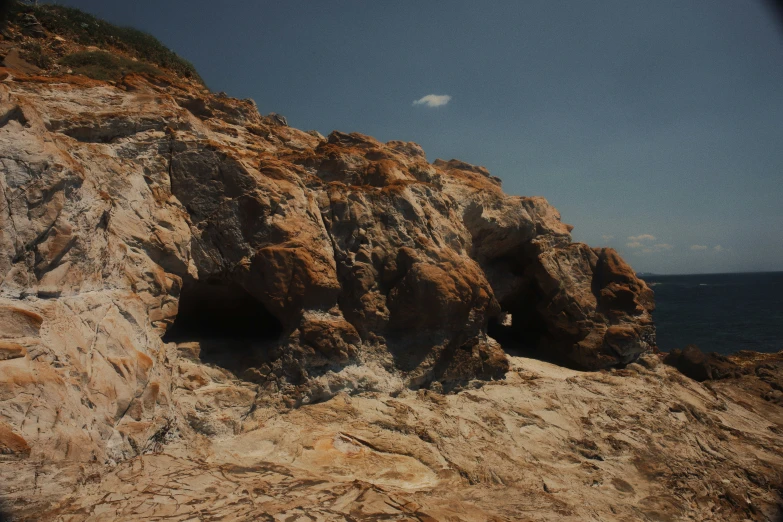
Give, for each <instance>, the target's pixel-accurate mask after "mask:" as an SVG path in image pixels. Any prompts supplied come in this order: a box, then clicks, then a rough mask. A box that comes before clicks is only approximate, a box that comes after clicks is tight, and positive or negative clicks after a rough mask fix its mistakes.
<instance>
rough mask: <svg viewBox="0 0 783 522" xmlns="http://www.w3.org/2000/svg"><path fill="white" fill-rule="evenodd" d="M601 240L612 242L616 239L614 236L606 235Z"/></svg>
mask: <svg viewBox="0 0 783 522" xmlns="http://www.w3.org/2000/svg"><path fill="white" fill-rule="evenodd" d="M601 238H602V239H603V240H604V241H611V240H612V239H614V236H610V235H608V234H604V235H603V236H601Z"/></svg>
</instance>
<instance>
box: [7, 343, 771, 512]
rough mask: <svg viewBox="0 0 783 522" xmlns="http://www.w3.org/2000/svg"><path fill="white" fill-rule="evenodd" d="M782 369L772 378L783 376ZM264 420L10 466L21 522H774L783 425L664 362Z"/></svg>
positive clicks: (521, 362) (11, 496) (374, 398)
mask: <svg viewBox="0 0 783 522" xmlns="http://www.w3.org/2000/svg"><path fill="white" fill-rule="evenodd" d="M776 367H777V366H776ZM473 385H474V387H473V388H472V389H468V390H464V391H461V392H459V393H456V394H450V395H441V394H438V393H435V392H433V391H430V390H419V391H417V392H413V391H405V392H402V393H400V394H399V395H397V396H396V397H391V396H389V395H384V394H363V395H358V396H353V397H351V396H348V395H347V394H342V395H340V396H337V397H335V398H333V399H331V400H329V401H326V402H324V403H319V404H313V405H308V406H303V407H301V408H298V409H295V410H291V411H287V412H284V413H282V414H281V412H279V411H277V410H272V409H257V410H255V411H253V412H252V413H251V414H250V415H248V416H247V417H246V419H245V420H244V421H243V426H242V433H241V434H239V435H228V436H220V437H212V438H209V437H204V436H197V437H195V438H181V437H180V436H179V435H178V434H177V429H176V427H175V426H174V427H172V428H171V431H170V432H169V433H168V434H166V435H164V436H163V437H162V438H161V440H160V442H158V443H157V444H155V445H154V446H151V447H149V448H148V449H147V450H145V452H144V454H143V455H141V456H138V457H135V458H132V459H129V460H126V461H123V462H120V463H117V464H116V465H114V466H103V465H90V464H84V463H78V464H77V463H73V464H67V463H45V462H42V463H36V462H35V461H34V460H33V461H31V460H29V459H22V460H20V459H13V458H10V457H9V458H7V459H6V460H4V461H3V462H2V464H0V475H1V476H2V480H0V484H2V486H0V494H1V495H2V497H3V498H4V499H5V500H4V504H3V505H4V506H5V507H6V509H7V510H9V511H11V512H13V513H15V515H16V517H17V519H18V520H63V521H65V520H67V521H81V520H85V521H87V520H96V521H97V520H164V519H165V520H182V521H185V520H280V521H284V520H303V521H304V520H325V521H326V520H329V521H331V520H345V521H350V520H421V521H432V520H453V521H474V520H475V521H479V520H482V521H483V520H541V521H543V520H574V521H577V520H628V521H631V520H650V521H664V520H672V521H674V520H715V521H728V520H776V518H775V517H776V516H777V515H778V513H779V509H780V504H779V503H780V498H779V496H778V495H779V491H780V490H779V488H780V485H781V478H783V477H781V470H782V469H783V467H782V466H783V439H781V436H780V433H781V430H783V410H782V409H781V407H780V406H778V405H776V404H774V403H773V402H770V401H769V400H765V399H763V398H762V397H761V396H760V395H759V394H758V393H756V390H751V391H744V390H743V387H742V386H741V385H740V383H739V382H737V381H736V380H731V379H730V380H726V381H714V382H709V383H707V384H706V385H705V384H703V383H698V382H696V381H693V380H691V379H688V378H686V377H683V376H682V375H681V374H680V373H679V372H677V371H676V370H675V369H673V368H671V367H668V366H666V365H663V364H661V363H660V362H659V358H658V357H657V356H651V355H650V356H644V357H643V358H642V359H641V360H640V362H639V363H634V364H631V365H629V366H628V367H627V368H626V369H623V370H617V371H600V372H577V371H573V370H567V369H564V368H562V367H559V366H555V365H552V364H549V363H546V362H542V361H538V360H534V359H526V358H520V357H513V358H512V369H511V371H509V373H508V374H507V375H506V378H505V379H504V380H500V381H492V382H482V381H474V382H473Z"/></svg>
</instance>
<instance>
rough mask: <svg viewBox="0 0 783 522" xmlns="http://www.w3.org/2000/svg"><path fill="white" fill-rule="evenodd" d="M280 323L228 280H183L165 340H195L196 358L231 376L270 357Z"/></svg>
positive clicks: (181, 341) (277, 338)
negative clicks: (198, 355) (199, 350)
mask: <svg viewBox="0 0 783 522" xmlns="http://www.w3.org/2000/svg"><path fill="white" fill-rule="evenodd" d="M282 333H283V325H282V324H281V323H280V321H278V320H277V318H275V317H274V316H273V315H272V314H271V313H270V312H269V311H268V310H267V309H266V307H264V305H263V304H261V303H260V302H259V301H258V300H257V299H255V298H254V297H253V296H251V295H250V294H249V293H248V292H247V291H246V290H245V289H244V288H242V287H241V286H239V285H238V284H236V283H233V282H226V281H207V282H201V281H196V280H193V279H187V280H185V281H184V282H183V285H182V292H181V294H180V299H179V311H178V313H177V317H176V318H175V319H174V324H173V325H172V326H171V327H170V328H169V329H168V330H167V331H166V334H165V335H164V336H163V341H164V342H175V343H184V342H198V343H200V345H201V354H200V358H201V361H202V362H204V363H209V364H215V365H217V366H220V367H222V368H225V369H227V370H229V371H231V372H233V373H234V374H236V375H241V374H242V372H243V371H244V370H246V369H247V368H251V367H257V366H260V365H261V364H263V363H265V362H268V361H269V360H271V359H272V352H273V351H274V350H275V348H277V346H278V344H279V339H280V336H281V334H282Z"/></svg>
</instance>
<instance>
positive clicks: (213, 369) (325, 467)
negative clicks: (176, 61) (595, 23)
mask: <svg viewBox="0 0 783 522" xmlns="http://www.w3.org/2000/svg"><path fill="white" fill-rule="evenodd" d="M45 37H46V38H50V37H51V35H49V34H48V33H45ZM8 45H11V46H13V45H16V44H14V43H9V42H5V41H4V42H3V46H6V47H7V46H8ZM47 45H48V44H47ZM62 45H65V46H68V47H69V48H73V49H75V48H78V46H79V45H80V44H78V43H77V42H65V43H63V44H62ZM6 71H7V73H6ZM0 72H2V73H6V75H5V76H0V77H2V80H1V81H0V192H2V194H1V195H2V197H1V198H0V453H2V455H0V510H2V509H8V508H9V507H10V509H11V510H12V511H13V515H14V516H15V517H17V518H19V519H21V520H33V519H51V520H58V519H61V520H115V519H117V520H148V519H152V518H161V519H162V518H165V517H170V518H172V519H179V520H188V519H193V518H194V517H202V518H203V517H208V518H209V517H211V518H218V517H222V518H225V519H262V520H263V519H270V520H271V519H284V520H296V519H305V517H309V519H315V520H363V519H364V520H371V519H375V520H378V519H384V520H386V519H388V520H416V519H418V520H489V519H492V520H520V519H525V518H530V519H532V520H553V519H558V520H559V519H564V520H584V519H587V518H595V519H612V518H618V519H629V520H631V519H645V518H646V519H652V520H654V519H659V520H660V519H678V518H687V517H691V518H696V519H700V518H701V519H709V518H710V517H712V518H713V519H720V520H743V519H745V518H752V517H757V518H759V517H762V516H767V515H768V514H769V516H772V515H771V514H772V513H774V510H775V506H776V502H779V501H780V499H779V496H778V494H777V493H776V491H777V490H776V489H775V488H779V487H780V484H783V481H781V480H780V477H779V476H778V475H775V473H776V471H775V470H780V469H781V465H783V457H781V450H780V440H779V439H780V433H781V432H782V431H781V430H783V416H781V410H780V403H781V401H780V397H781V395H782V394H781V393H780V379H779V373H780V368H779V367H778V366H776V364H777V363H775V364H773V361H771V360H765V361H764V362H763V363H761V362H760V363H759V364H758V365H757V366H754V367H753V368H754V369H753V371H752V372H751V371H748V372H739V373H737V374H736V375H735V376H736V377H737V379H736V380H737V381H738V382H741V383H743V384H742V386H740V387H738V388H737V389H734V388H731V387H730V386H729V385H728V384H727V381H728V379H724V380H722V381H720V382H717V383H715V382H712V383H709V384H710V386H712V385H713V384H714V385H715V386H712V387H707V386H706V385H702V384H700V383H697V382H694V381H692V380H689V379H685V378H683V377H682V375H681V374H680V373H678V372H677V371H675V370H674V369H672V368H670V367H668V366H666V365H660V364H658V362H659V360H658V356H657V355H654V354H651V353H645V352H647V351H649V349H650V348H652V347H653V346H654V345H655V330H654V326H653V322H652V316H651V312H652V309H653V306H654V304H653V294H652V292H651V291H650V289H649V288H647V286H646V285H645V284H644V282H643V281H641V280H639V279H638V278H636V276H635V275H634V273H633V271H632V270H631V268H630V267H629V266H628V265H627V264H626V263H625V262H624V261H623V260H622V259H621V258H620V257H619V255H618V254H617V252H615V251H613V250H611V249H593V248H590V247H589V246H587V245H584V244H581V243H574V242H572V240H571V236H570V232H571V230H572V227H571V226H570V225H566V224H564V223H562V221H561V220H560V215H559V213H558V212H557V210H555V209H554V208H553V207H552V206H550V205H549V204H548V203H547V202H546V200H545V199H543V198H541V197H518V196H509V195H506V194H504V193H503V191H502V190H501V186H500V180H499V179H498V178H495V177H492V176H491V175H490V173H489V172H488V171H487V169H485V168H483V167H478V166H473V165H469V164H467V163H464V162H462V161H458V160H450V161H442V160H435V161H434V162H432V163H430V162H429V161H428V160H427V159H426V156H425V154H424V151H423V150H422V149H421V147H419V146H418V145H416V144H415V143H407V142H401V141H391V142H388V143H382V142H379V141H378V140H375V139H374V138H371V137H369V136H364V135H361V134H356V133H353V134H347V133H342V132H337V131H335V132H333V133H331V134H330V135H329V136H328V137H324V136H322V135H320V134H319V133H317V132H314V131H310V132H303V131H300V130H297V129H295V128H293V127H290V126H288V124H287V122H286V120H285V118H283V117H282V116H280V115H276V114H271V115H269V116H261V115H260V114H259V113H258V111H257V110H256V107H255V104H254V103H253V102H252V101H251V100H236V99H233V98H230V97H228V96H226V95H223V94H211V93H207V92H205V90H204V89H203V87H202V86H200V85H197V84H195V83H193V82H189V81H187V80H183V79H181V78H176V77H174V76H168V75H165V74H164V75H163V76H142V75H127V76H125V77H124V78H122V79H121V80H119V81H117V82H104V81H99V80H92V79H87V78H85V77H80V76H73V75H68V74H65V71H62V70H51V71H43V72H42V73H41V74H39V75H30V74H28V73H26V72H25V71H24V70H20V69H18V68H16V69H4V70H3V71H0ZM520 355H523V356H531V355H532V356H534V357H535V358H527V357H520ZM540 359H548V360H550V361H555V362H557V363H559V364H560V365H553V364H549V363H548V362H542V361H541V360H540ZM737 364H739V363H737ZM564 365H565V366H571V367H574V368H577V369H579V370H587V371H585V372H580V371H576V370H575V369H573V368H572V369H568V368H564V367H563V366H564ZM616 367H624V369H616ZM748 390H750V392H748ZM686 427H687V429H686ZM684 432H687V433H688V436H683V433H684ZM28 457H29V458H28ZM694 470H696V471H695V472H694ZM727 477H728V478H727ZM726 481H728V483H726ZM30 492H32V493H30ZM743 502H744V503H743ZM759 519H763V518H759Z"/></svg>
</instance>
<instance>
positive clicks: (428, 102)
mask: <svg viewBox="0 0 783 522" xmlns="http://www.w3.org/2000/svg"><path fill="white" fill-rule="evenodd" d="M450 101H451V96H449V95H448V94H428V95H427V96H422V97H421V98H419V99H418V100H416V101H415V102H413V105H425V106H427V107H443V106H444V105H446V104H447V103H449V102H450Z"/></svg>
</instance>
